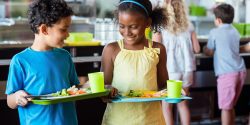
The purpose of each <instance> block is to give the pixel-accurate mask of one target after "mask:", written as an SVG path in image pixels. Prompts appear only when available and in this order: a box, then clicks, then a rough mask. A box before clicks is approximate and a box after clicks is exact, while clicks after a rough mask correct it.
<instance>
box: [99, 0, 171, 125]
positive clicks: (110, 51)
mask: <svg viewBox="0 0 250 125" xmlns="http://www.w3.org/2000/svg"><path fill="white" fill-rule="evenodd" d="M115 12H116V13H115V16H116V18H117V22H118V25H119V31H120V33H121V35H122V36H123V39H122V40H119V41H118V42H113V43H110V44H108V45H107V46H106V47H105V48H104V50H103V55H102V71H103V72H104V77H105V84H108V85H112V86H113V87H114V88H116V89H117V90H118V91H119V92H122V93H124V92H128V91H129V90H153V91H157V90H161V89H163V88H165V87H166V80H167V79H168V75H167V68H166V50H165V47H164V46H163V45H162V44H161V43H156V42H152V41H151V40H147V39H146V37H145V29H146V28H147V27H150V28H151V29H152V30H153V31H158V30H160V28H161V27H162V28H164V27H165V24H167V20H166V15H165V12H164V9H160V8H156V9H155V10H152V5H151V3H150V1H149V0H121V1H120V2H119V5H118V9H117V10H116V11H115ZM116 89H113V91H112V93H115V92H114V90H116ZM102 124H103V125H165V121H164V117H163V114H162V110H161V103H160V102H136V103H108V104H107V108H106V111H105V114H104V117H103V121H102Z"/></svg>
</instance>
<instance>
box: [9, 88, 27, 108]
mask: <svg viewBox="0 0 250 125" xmlns="http://www.w3.org/2000/svg"><path fill="white" fill-rule="evenodd" d="M27 95H28V94H27V93H26V92H25V91H23V90H19V91H17V92H15V93H13V94H10V95H7V104H8V106H9V107H10V108H12V109H16V108H17V106H18V105H20V106H23V107H24V106H26V105H27V104H28V100H27V99H26V98H25V96H27Z"/></svg>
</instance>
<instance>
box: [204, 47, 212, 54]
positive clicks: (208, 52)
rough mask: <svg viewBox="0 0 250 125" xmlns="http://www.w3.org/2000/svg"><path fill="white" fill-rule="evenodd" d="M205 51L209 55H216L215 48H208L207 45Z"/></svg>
mask: <svg viewBox="0 0 250 125" xmlns="http://www.w3.org/2000/svg"><path fill="white" fill-rule="evenodd" d="M203 53H204V54H205V55H208V56H213V55H214V50H211V49H208V48H207V46H204V47H203Z"/></svg>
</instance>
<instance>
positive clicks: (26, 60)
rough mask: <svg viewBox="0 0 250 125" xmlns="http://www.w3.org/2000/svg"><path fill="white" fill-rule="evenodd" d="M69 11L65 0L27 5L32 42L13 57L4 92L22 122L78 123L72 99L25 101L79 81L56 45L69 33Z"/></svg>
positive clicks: (44, 124)
mask: <svg viewBox="0 0 250 125" xmlns="http://www.w3.org/2000/svg"><path fill="white" fill-rule="evenodd" d="M72 15H73V11H72V9H71V8H70V7H69V6H67V3H66V2H65V1H64V0H34V1H32V3H31V4H30V6H29V9H28V21H29V24H30V27H31V30H32V31H33V33H34V34H35V39H34V43H33V44H32V46H31V47H29V48H26V49H25V50H23V51H22V52H20V53H18V54H16V55H15V56H14V57H13V58H12V60H11V63H10V69H9V75H8V81H7V86H6V92H5V93H6V94H7V104H8V106H9V107H10V108H12V109H16V108H17V109H18V113H19V119H20V124H21V125H77V124H78V121H77V114H76V108H75V103H74V102H66V103H59V104H53V105H45V106H44V105H36V104H31V103H28V99H27V98H26V97H25V96H27V95H43V94H50V93H54V92H57V91H60V90H62V89H64V88H69V87H70V86H72V85H77V84H79V80H78V78H77V74H76V71H75V67H74V64H73V61H72V59H71V56H70V54H69V53H68V52H67V51H66V50H64V49H61V48H58V47H62V46H63V44H64V40H65V39H66V38H67V37H68V36H69V32H68V29H69V26H70V24H71V16H72Z"/></svg>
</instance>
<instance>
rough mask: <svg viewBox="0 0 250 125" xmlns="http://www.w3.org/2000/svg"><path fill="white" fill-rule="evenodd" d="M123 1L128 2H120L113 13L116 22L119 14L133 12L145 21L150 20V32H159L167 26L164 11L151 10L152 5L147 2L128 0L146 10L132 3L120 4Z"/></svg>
mask: <svg viewBox="0 0 250 125" xmlns="http://www.w3.org/2000/svg"><path fill="white" fill-rule="evenodd" d="M124 1H128V0H120V2H119V5H118V7H117V10H115V11H114V15H115V18H116V21H117V20H118V15H119V12H122V11H133V12H137V13H140V14H142V15H143V16H144V17H145V18H146V19H147V18H151V19H152V24H151V30H152V31H154V32H157V31H160V30H161V29H162V28H165V27H166V26H167V23H168V22H167V19H168V18H167V16H166V9H163V8H155V9H154V10H152V4H151V2H150V1H149V0H129V1H134V2H137V3H139V4H141V5H142V6H143V7H145V9H146V10H145V9H144V8H143V7H142V6H139V5H137V4H135V3H133V2H125V3H122V4H120V3H121V2H124ZM146 11H147V12H146Z"/></svg>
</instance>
